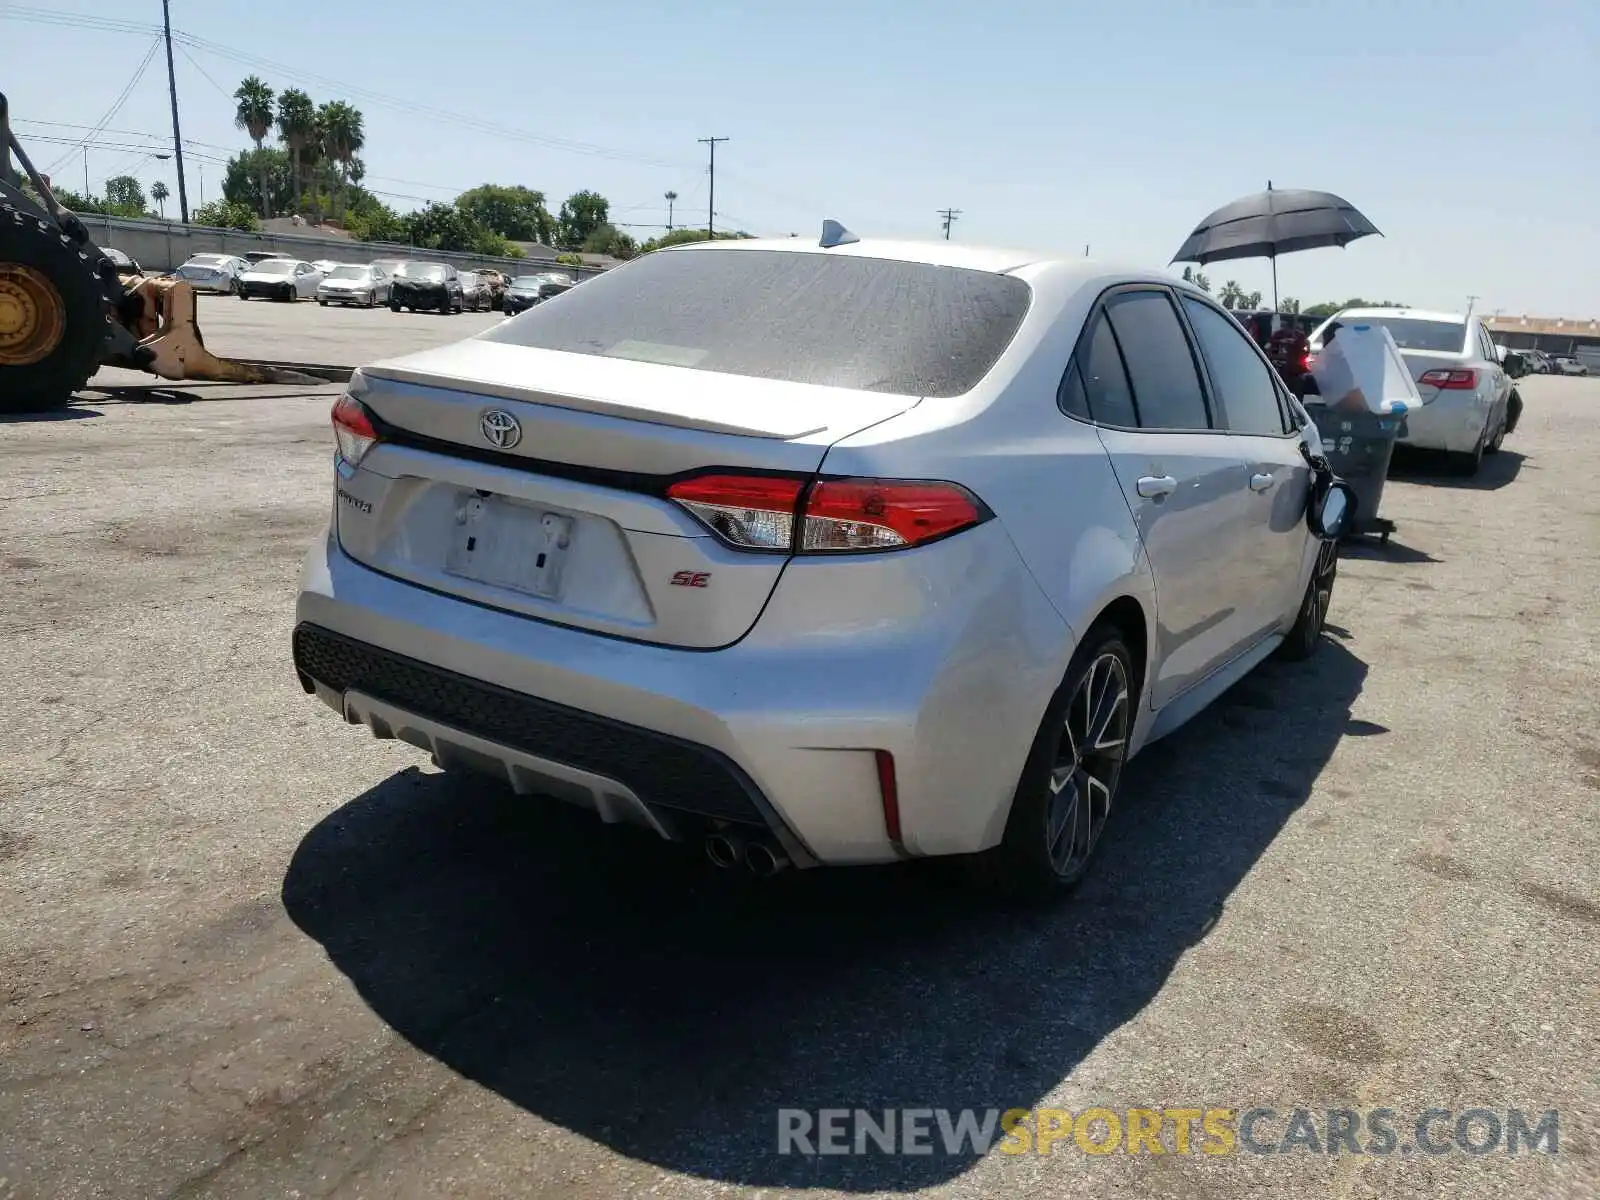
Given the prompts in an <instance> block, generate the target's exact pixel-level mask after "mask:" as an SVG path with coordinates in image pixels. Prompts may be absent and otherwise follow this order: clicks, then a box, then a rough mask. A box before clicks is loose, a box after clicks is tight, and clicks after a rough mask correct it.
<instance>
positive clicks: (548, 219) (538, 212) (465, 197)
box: [456, 183, 556, 245]
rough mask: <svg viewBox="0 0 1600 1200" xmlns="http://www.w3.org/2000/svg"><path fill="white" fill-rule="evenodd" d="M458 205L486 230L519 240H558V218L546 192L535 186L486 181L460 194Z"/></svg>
mask: <svg viewBox="0 0 1600 1200" xmlns="http://www.w3.org/2000/svg"><path fill="white" fill-rule="evenodd" d="M456 207H457V208H459V209H460V210H461V211H462V212H463V213H465V214H466V215H467V216H468V217H469V218H470V219H472V220H474V221H476V222H477V223H478V224H479V225H482V226H483V227H484V228H485V229H487V230H490V231H491V232H493V233H497V234H499V235H500V236H501V237H503V238H510V239H511V240H512V241H515V242H543V243H545V244H546V245H550V244H551V243H553V242H554V241H555V239H556V219H555V218H554V217H552V216H551V215H550V210H549V209H548V208H546V207H545V198H544V193H543V192H539V191H535V190H534V189H532V188H527V187H522V186H520V185H516V186H510V187H507V186H503V185H501V184H494V183H485V184H482V185H480V186H478V187H475V188H472V189H470V190H468V191H465V192H462V193H461V195H459V196H457V197H456Z"/></svg>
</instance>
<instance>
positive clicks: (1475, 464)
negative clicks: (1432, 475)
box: [1446, 431, 1487, 479]
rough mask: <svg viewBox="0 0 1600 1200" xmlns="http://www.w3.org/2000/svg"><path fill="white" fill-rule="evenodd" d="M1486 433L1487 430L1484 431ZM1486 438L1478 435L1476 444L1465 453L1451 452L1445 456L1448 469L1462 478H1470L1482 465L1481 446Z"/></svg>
mask: <svg viewBox="0 0 1600 1200" xmlns="http://www.w3.org/2000/svg"><path fill="white" fill-rule="evenodd" d="M1485 433H1487V431H1485ZM1485 440H1486V438H1482V437H1480V438H1479V440H1478V444H1477V446H1476V447H1475V448H1474V449H1472V450H1470V451H1468V452H1467V453H1465V454H1451V455H1448V456H1447V457H1446V461H1447V462H1448V463H1449V464H1450V470H1451V472H1452V473H1454V474H1456V475H1460V476H1461V477H1462V478H1464V479H1471V478H1472V477H1473V476H1474V475H1476V474H1477V473H1478V470H1479V468H1481V467H1482V466H1483V446H1484V442H1485Z"/></svg>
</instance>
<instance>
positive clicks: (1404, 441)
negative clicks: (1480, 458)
mask: <svg viewBox="0 0 1600 1200" xmlns="http://www.w3.org/2000/svg"><path fill="white" fill-rule="evenodd" d="M1489 417H1490V409H1489V406H1488V405H1485V404H1481V403H1480V402H1479V400H1478V396H1477V394H1476V393H1475V392H1456V393H1451V392H1440V393H1439V394H1438V395H1437V396H1436V397H1435V398H1434V399H1433V400H1432V401H1430V402H1429V403H1427V404H1424V405H1423V406H1422V407H1421V408H1413V409H1410V410H1409V411H1408V412H1407V413H1406V420H1405V424H1404V426H1402V427H1401V431H1400V438H1399V443H1400V445H1402V446H1412V447H1415V448H1416V449H1419V450H1443V451H1448V452H1450V453H1452V454H1470V453H1472V451H1473V450H1474V449H1476V448H1477V445H1478V442H1479V440H1480V439H1481V438H1482V437H1483V436H1484V430H1485V429H1486V428H1487V427H1488V424H1489Z"/></svg>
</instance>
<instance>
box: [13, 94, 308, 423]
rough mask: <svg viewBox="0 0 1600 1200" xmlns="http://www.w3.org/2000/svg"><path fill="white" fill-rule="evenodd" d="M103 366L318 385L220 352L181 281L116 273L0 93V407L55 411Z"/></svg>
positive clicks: (226, 379) (190, 292) (169, 374)
mask: <svg viewBox="0 0 1600 1200" xmlns="http://www.w3.org/2000/svg"><path fill="white" fill-rule="evenodd" d="M13 155H15V157H16V160H17V163H18V164H20V166H21V168H22V172H21V173H19V172H17V171H16V170H15V169H14V168H13V167H12V162H11V160H12V156H13ZM24 175H25V176H26V182H27V184H29V185H31V192H30V190H29V189H28V188H27V187H25V186H24ZM103 366H105V367H125V368H128V369H131V370H136V371H146V372H148V373H150V374H152V375H158V376H160V377H161V378H162V379H175V380H176V379H204V380H213V381H217V382H222V383H280V384H281V383H289V384H305V383H318V382H321V381H320V380H318V379H317V378H315V377H314V376H311V375H306V374H303V373H301V372H298V371H293V370H289V369H286V368H283V367H278V366H269V365H264V364H256V363H242V362H234V361H231V360H229V359H225V358H218V357H217V356H216V355H214V354H212V353H211V352H210V351H209V350H207V349H206V347H205V340H204V339H203V338H202V337H201V336H200V327H199V326H198V325H197V324H196V323H195V292H194V288H193V287H192V286H191V285H190V284H189V283H188V282H186V281H185V280H183V279H179V278H176V277H168V278H163V279H146V278H144V276H142V275H137V274H122V273H119V271H118V269H117V267H116V265H115V264H114V263H112V261H111V260H110V259H109V258H108V257H106V255H105V254H103V253H102V252H101V250H100V248H99V247H98V246H96V245H95V244H94V243H93V242H91V241H90V240H89V234H88V230H86V229H85V228H84V227H83V222H81V221H80V220H78V218H77V217H76V216H74V215H73V214H72V213H71V212H68V211H67V210H66V209H64V208H62V207H61V205H60V204H59V203H58V202H57V200H56V198H55V195H54V194H53V193H52V192H51V190H50V185H49V181H48V180H46V179H44V178H43V177H42V176H41V175H39V173H38V172H37V171H35V170H34V169H33V164H32V163H31V162H29V161H28V156H27V155H26V154H25V153H24V152H23V150H22V147H21V146H20V145H19V144H18V143H17V140H16V137H15V136H14V135H13V134H12V132H11V119H10V111H9V107H8V105H7V103H6V98H5V95H4V94H3V93H0V413H5V412H12V413H18V412H43V411H47V410H49V409H53V408H60V407H62V406H63V405H65V404H66V403H67V402H68V401H69V400H71V399H72V394H73V393H74V392H76V391H77V390H78V389H79V388H81V387H83V385H84V384H85V383H87V382H88V380H89V377H90V376H91V375H93V374H94V373H95V372H96V371H97V370H99V369H100V368H101V367H103Z"/></svg>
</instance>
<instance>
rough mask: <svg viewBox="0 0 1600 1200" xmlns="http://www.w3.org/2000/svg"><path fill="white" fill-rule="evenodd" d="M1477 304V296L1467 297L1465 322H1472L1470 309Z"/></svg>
mask: <svg viewBox="0 0 1600 1200" xmlns="http://www.w3.org/2000/svg"><path fill="white" fill-rule="evenodd" d="M1477 303H1478V297H1477V296H1468V297H1467V320H1469V321H1470V320H1472V307H1473V305H1475V304H1477Z"/></svg>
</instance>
